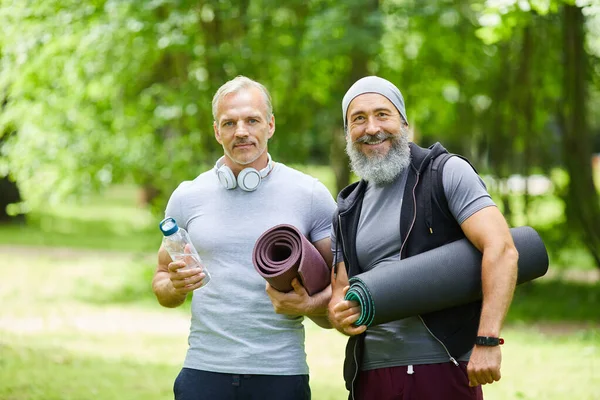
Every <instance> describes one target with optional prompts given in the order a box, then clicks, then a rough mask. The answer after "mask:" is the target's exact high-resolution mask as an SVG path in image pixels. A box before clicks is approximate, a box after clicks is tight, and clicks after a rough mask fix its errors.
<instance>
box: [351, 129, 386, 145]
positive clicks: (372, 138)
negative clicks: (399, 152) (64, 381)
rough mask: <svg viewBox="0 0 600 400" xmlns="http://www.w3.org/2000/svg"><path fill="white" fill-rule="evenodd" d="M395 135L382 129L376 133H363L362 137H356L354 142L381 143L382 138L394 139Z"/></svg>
mask: <svg viewBox="0 0 600 400" xmlns="http://www.w3.org/2000/svg"><path fill="white" fill-rule="evenodd" d="M394 137H395V136H394V135H392V134H391V133H385V132H381V131H380V132H377V133H376V134H374V135H362V136H361V137H359V138H358V139H356V140H355V141H354V143H366V144H372V143H379V142H381V141H382V140H386V139H393V138H394Z"/></svg>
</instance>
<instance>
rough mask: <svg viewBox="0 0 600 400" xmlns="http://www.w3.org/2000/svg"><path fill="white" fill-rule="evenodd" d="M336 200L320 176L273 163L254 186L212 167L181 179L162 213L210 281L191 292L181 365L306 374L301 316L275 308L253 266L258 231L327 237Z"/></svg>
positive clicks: (239, 371) (315, 238) (314, 238)
mask: <svg viewBox="0 0 600 400" xmlns="http://www.w3.org/2000/svg"><path fill="white" fill-rule="evenodd" d="M334 211H335V201H334V200H333V197H332V196H331V194H330V193H329V191H328V190H327V189H326V188H325V186H324V185H323V184H322V183H320V182H319V181H318V180H317V179H315V178H313V177H310V176H308V175H306V174H303V173H301V172H299V171H296V170H294V169H292V168H289V167H287V166H285V165H283V164H280V163H276V164H275V167H274V168H273V171H272V172H271V173H270V174H269V175H268V176H267V177H266V178H265V179H263V181H262V183H261V184H260V186H259V188H258V189H257V190H256V191H254V192H245V191H243V190H241V189H239V188H237V189H234V190H227V189H225V188H224V187H223V186H221V184H220V183H219V181H218V179H217V176H216V174H215V173H214V171H212V170H211V171H207V172H205V173H203V174H201V175H200V176H198V177H197V178H196V179H194V180H193V181H186V182H183V183H182V184H181V185H180V186H179V187H178V188H177V189H176V190H175V191H174V192H173V194H172V196H171V199H170V200H169V203H168V205H167V209H166V215H168V216H172V217H173V218H175V220H176V221H177V223H178V225H179V226H180V227H183V228H185V229H186V230H187V231H188V232H189V234H190V237H191V239H192V242H193V243H194V246H195V247H196V249H197V250H198V253H199V255H200V257H201V258H202V261H203V263H204V265H205V266H206V268H207V269H208V270H209V271H210V274H211V278H212V279H211V282H210V283H209V284H208V285H207V286H205V287H204V288H201V289H198V290H196V291H194V293H193V298H192V320H191V327H190V334H189V338H188V342H189V349H188V351H187V356H186V358H185V362H184V367H187V368H193V369H199V370H204V371H212V372H221V373H233V374H267V375H297V374H307V373H308V366H307V364H306V353H305V351H304V327H303V324H302V320H303V317H302V316H296V317H292V316H287V315H280V314H276V313H275V311H274V310H273V305H272V304H271V301H270V300H269V297H268V296H267V294H266V292H265V284H266V283H265V280H264V279H263V278H262V277H261V276H260V275H259V274H258V273H257V272H256V270H255V269H254V266H253V264H252V249H253V248H254V244H255V242H256V240H257V239H258V237H259V236H260V235H261V234H262V233H263V232H265V231H266V230H267V229H269V228H271V227H273V226H275V225H278V224H291V225H293V226H295V227H297V228H298V229H299V230H300V231H301V232H302V233H303V234H304V235H305V236H306V237H307V238H308V239H309V240H310V241H311V242H313V243H314V242H316V241H319V240H322V239H325V238H327V237H329V233H330V231H331V217H332V215H333V212H334Z"/></svg>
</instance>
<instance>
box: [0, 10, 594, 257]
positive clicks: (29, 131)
mask: <svg viewBox="0 0 600 400" xmlns="http://www.w3.org/2000/svg"><path fill="white" fill-rule="evenodd" d="M565 4H566V5H565ZM577 4H578V5H579V6H578V7H576V6H574V5H573V2H572V1H568V0H547V1H537V0H536V1H533V0H531V1H517V0H507V1H491V0H490V1H485V2H483V1H481V2H470V1H463V0H436V1H429V2H422V1H417V0H368V1H366V2H365V1H362V0H348V1H345V2H337V1H334V0H308V1H305V0H290V1H288V2H285V3H281V2H278V1H275V0H235V1H229V2H224V1H221V2H209V1H207V0H151V1H148V0H84V1H75V0H27V1H19V2H15V1H11V0H0V21H2V22H1V23H0V48H2V50H3V52H2V54H1V56H0V93H5V94H6V96H7V101H8V103H7V106H6V108H5V110H4V111H3V112H2V114H1V115H0V128H1V129H0V132H4V131H7V130H10V131H16V130H18V135H10V136H7V135H4V139H3V140H4V145H3V149H4V150H3V153H2V155H0V157H1V158H0V166H1V168H0V172H1V174H2V175H7V174H9V173H10V176H11V177H13V178H14V179H16V180H17V182H18V183H19V188H20V189H21V190H22V193H23V194H24V197H25V200H26V201H27V202H28V203H29V204H31V205H36V204H37V205H40V204H46V203H47V202H57V201H61V200H62V199H64V198H65V197H68V196H70V195H86V194H87V193H90V192H92V191H95V190H101V189H103V188H105V187H107V186H108V185H111V184H113V183H115V182H124V181H133V182H134V183H135V184H138V185H140V186H141V187H143V188H144V195H143V198H144V199H146V200H147V201H150V202H151V203H152V204H153V206H154V210H155V211H156V212H157V213H160V212H161V211H162V209H163V206H164V202H165V201H166V198H167V197H168V195H169V194H170V193H171V191H172V190H173V189H174V186H175V185H177V183H178V182H180V181H182V180H184V179H191V178H193V177H195V176H196V175H197V174H198V173H200V172H201V171H204V170H206V169H208V168H210V167H211V166H212V165H213V163H214V161H215V159H216V158H217V157H218V156H219V154H221V149H220V148H219V146H218V144H217V142H216V141H215V140H214V135H213V130H212V110H211V104H210V100H211V98H212V95H213V93H214V91H215V90H216V89H217V88H218V87H219V86H220V85H221V84H222V83H224V82H225V81H226V80H227V79H230V78H233V77H234V76H236V75H238V74H243V75H247V76H249V77H251V78H254V79H257V80H259V81H261V82H263V83H264V84H265V85H266V86H267V87H268V88H269V89H270V90H271V92H272V95H273V102H274V104H273V105H274V112H275V116H276V123H277V132H276V134H275V136H274V138H273V139H272V140H271V142H270V144H269V150H270V152H271V153H272V154H273V156H274V157H275V158H276V159H278V160H281V161H283V162H286V163H319V164H327V163H330V164H331V166H332V167H333V169H334V171H335V174H336V184H337V188H338V189H339V188H341V187H342V186H345V185H346V184H347V183H348V181H349V180H350V172H349V169H348V159H347V156H346V154H345V152H344V145H345V143H344V133H343V130H342V127H343V122H342V119H341V118H340V117H341V114H340V110H341V107H340V104H341V99H342V96H343V94H344V93H345V91H346V90H347V89H348V87H349V86H350V85H351V84H352V83H353V82H354V81H355V80H356V79H358V78H360V77H362V76H365V75H369V74H378V75H381V76H383V77H385V78H388V79H390V80H391V81H392V82H394V83H396V84H397V85H398V86H399V87H400V89H401V90H402V92H403V94H404V96H405V99H406V104H407V111H408V119H409V122H410V124H411V127H412V129H413V132H414V140H415V141H416V142H418V143H420V144H423V145H428V144H431V143H433V142H435V141H437V140H440V141H442V142H443V143H444V145H446V147H448V149H449V150H450V151H453V152H457V153H461V154H464V155H466V156H468V157H469V158H470V159H471V160H473V161H474V163H475V164H476V165H477V166H478V168H479V169H480V170H481V171H482V172H484V173H490V174H493V175H494V176H495V177H497V178H499V179H500V181H502V180H506V179H507V178H508V177H509V176H510V175H512V174H515V173H519V174H521V175H529V174H531V173H535V172H545V173H548V172H549V171H550V169H551V168H553V167H556V166H561V165H563V164H561V163H564V165H565V166H566V167H567V168H568V170H569V172H570V175H571V178H572V179H571V183H570V185H572V186H571V187H570V189H569V190H568V193H567V192H565V196H564V199H565V202H566V203H567V205H568V210H570V211H568V212H569V220H570V225H571V227H572V229H577V231H578V232H585V234H584V235H583V237H585V238H586V239H585V240H588V248H589V249H593V248H598V239H597V233H594V232H595V231H594V230H593V229H594V228H590V226H593V225H594V224H596V225H595V226H598V224H597V223H594V222H592V221H594V220H595V218H597V217H596V215H597V211H596V208H595V207H596V205H594V204H595V203H597V202H598V201H597V197H595V198H594V197H593V194H592V192H590V190H592V189H590V184H589V176H590V174H591V172H590V171H591V167H590V166H589V165H588V164H587V163H585V158H586V157H588V155H589V152H590V151H591V144H590V145H589V146H588V145H585V144H584V143H588V142H589V143H591V139H590V140H588V139H586V138H587V137H588V136H589V135H591V133H590V132H593V131H597V129H598V126H597V125H598V123H600V117H598V115H599V114H598V112H597V110H596V109H594V108H593V107H588V105H587V101H588V98H587V97H586V96H585V91H586V90H589V89H590V88H594V86H595V91H594V92H592V94H594V93H596V100H595V101H596V102H597V101H598V100H597V99H598V98H600V95H598V94H597V93H600V85H599V84H598V82H600V67H598V63H596V64H594V65H592V68H589V60H597V57H598V55H599V54H600V28H597V29H593V27H594V26H596V25H598V26H600V24H599V23H598V22H599V21H600V17H597V15H598V12H597V9H598V7H600V1H599V0H581V1H579V2H578V3H577ZM569 7H575V8H577V9H579V10H580V14H579V16H578V17H577V18H578V19H577V20H574V19H573V18H574V17H571V16H569V17H568V18H567V16H568V15H570V14H568V13H567V11H566V10H568V9H569ZM594 10H596V11H594ZM572 19H573V21H574V22H573V21H571V20H572ZM569 21H571V22H569ZM593 21H596V22H594V23H592V22H593ZM567 22H569V23H567ZM584 23H585V24H584ZM576 24H579V25H578V28H577V29H576V28H575V25H576ZM563 28H564V29H563ZM578 29H579V30H578ZM567 32H571V33H572V34H569V35H570V36H569V37H573V38H576V40H571V41H569V42H568V43H569V46H571V47H568V48H567V47H565V46H566V44H567V41H566V38H567ZM563 38H565V39H563ZM586 38H587V42H585V40H586ZM585 43H587V45H585ZM573 46H575V47H573ZM573 49H577V52H575V50H573ZM594 52H595V53H594ZM593 54H595V55H593ZM567 56H568V57H567ZM590 57H596V58H590ZM584 71H585V72H584ZM562 72H564V74H563V73H562ZM563 76H564V77H565V79H563ZM567 82H569V83H568V84H567ZM582 90H583V93H584V95H583V97H582V95H581V94H580V93H582V92H581V91H582ZM592 101H594V100H593V99H592ZM586 107H588V108H586ZM585 110H588V111H589V113H590V114H591V117H592V118H590V119H588V120H583V119H581V118H580V117H581V115H584V116H585V118H588V117H590V115H589V114H585ZM581 113H583V114H581ZM580 114H581V115H580ZM575 121H579V122H577V123H575ZM586 121H590V123H587V122H586ZM594 124H595V125H594ZM587 125H591V126H587ZM586 132H587V133H586ZM584 134H585V135H587V136H585V135H584ZM580 135H584V136H580ZM576 137H578V138H581V140H579V143H575V142H577V140H576V139H575V138H576ZM589 143H588V144H589ZM577 146H582V147H577ZM586 146H587V147H586ZM569 149H571V150H569ZM583 149H586V151H587V152H586V153H581V152H580V150H583ZM575 158H578V160H575ZM582 168H583V169H582ZM584 182H587V183H584ZM492 189H495V188H492ZM496 189H497V188H496ZM500 193H503V198H502V200H501V201H502V203H503V204H504V210H505V212H506V214H507V216H508V217H509V218H510V205H511V202H510V201H509V195H508V193H506V192H505V191H504V192H503V191H500ZM583 199H586V201H587V202H588V203H592V205H586V207H579V204H581V202H582V201H584V200H583ZM527 202H528V198H527V197H526V198H525V203H526V204H527ZM586 204H587V203H586ZM583 220H585V221H586V223H583V222H578V223H577V224H573V221H583ZM531 223H532V224H535V221H531ZM561 223H562V222H561ZM555 231H557V232H559V233H560V232H562V231H561V230H559V229H555ZM563 236H564V235H563ZM589 238H594V239H589ZM590 251H592V252H593V250H590ZM595 257H596V259H597V255H596V256H595Z"/></svg>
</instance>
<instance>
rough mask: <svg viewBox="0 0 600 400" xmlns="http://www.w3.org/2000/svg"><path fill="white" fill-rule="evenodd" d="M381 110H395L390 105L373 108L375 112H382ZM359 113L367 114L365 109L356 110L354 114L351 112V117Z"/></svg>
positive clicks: (389, 111) (391, 111)
mask: <svg viewBox="0 0 600 400" xmlns="http://www.w3.org/2000/svg"><path fill="white" fill-rule="evenodd" d="M380 111H386V112H388V113H391V114H392V113H393V112H394V111H393V110H392V109H391V108H388V107H377V108H376V109H374V110H373V112H374V113H377V112H380ZM358 114H366V111H364V110H356V111H354V112H353V113H352V114H350V118H351V119H352V118H354V117H355V116H357V115H358Z"/></svg>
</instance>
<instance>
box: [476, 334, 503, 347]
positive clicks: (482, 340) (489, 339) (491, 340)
mask: <svg viewBox="0 0 600 400" xmlns="http://www.w3.org/2000/svg"><path fill="white" fill-rule="evenodd" d="M475 344H476V345H478V346H498V345H501V344H504V339H502V338H497V337H493V336H477V337H476V338H475Z"/></svg>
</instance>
